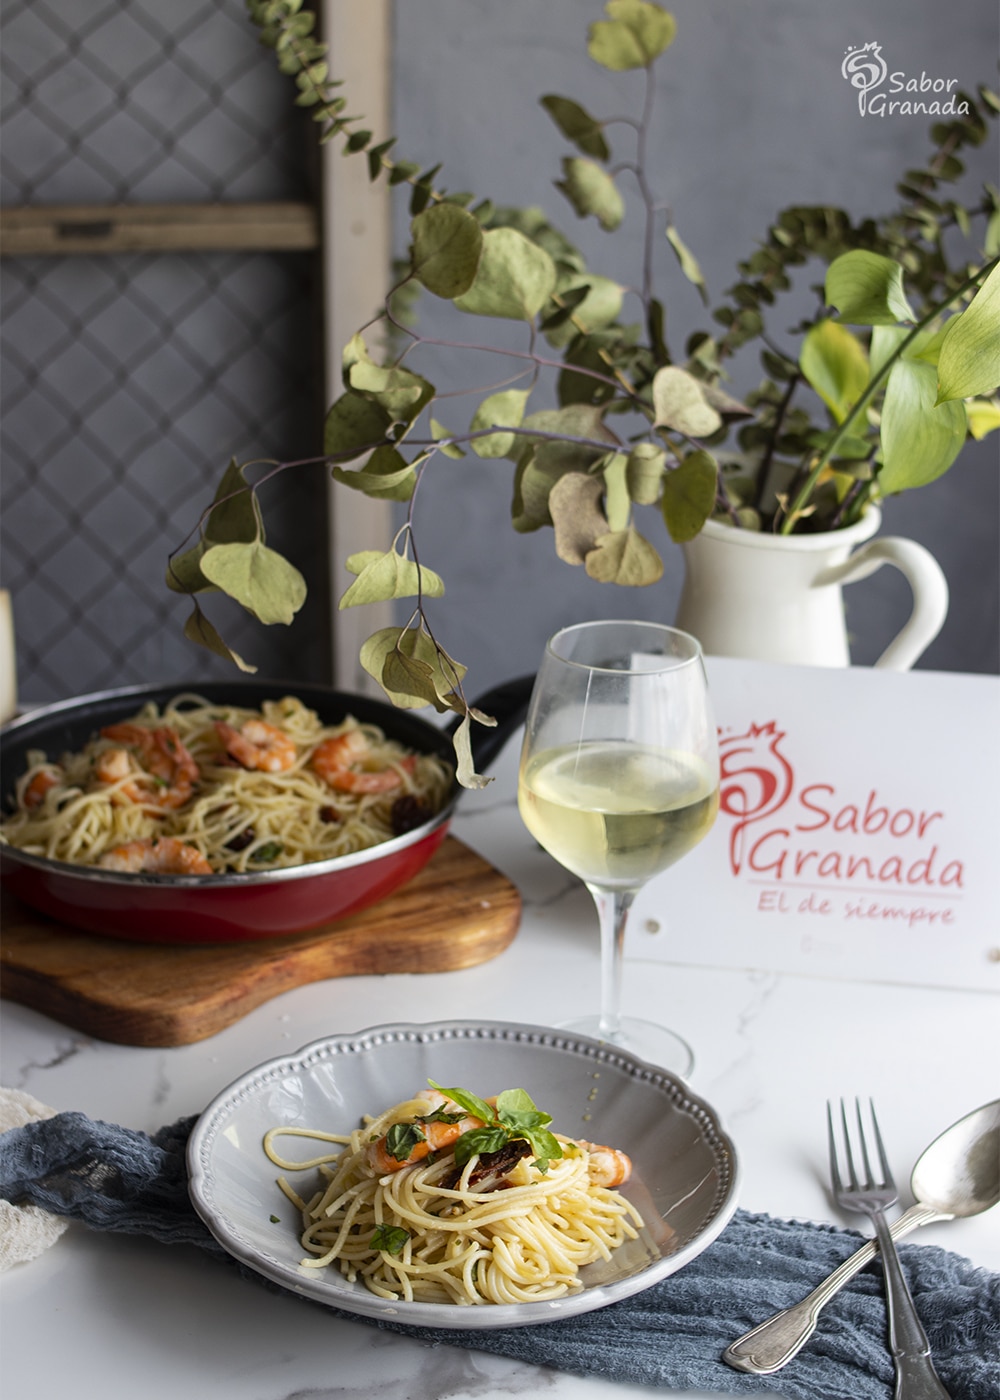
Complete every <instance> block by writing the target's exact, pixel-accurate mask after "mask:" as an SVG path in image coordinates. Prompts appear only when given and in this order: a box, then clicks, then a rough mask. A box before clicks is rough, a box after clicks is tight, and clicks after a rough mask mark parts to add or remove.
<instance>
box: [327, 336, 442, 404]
mask: <svg viewBox="0 0 1000 1400" xmlns="http://www.w3.org/2000/svg"><path fill="white" fill-rule="evenodd" d="M359 341H360V343H361V350H362V351H363V353H362V354H360V355H358V357H357V358H356V359H354V360H353V362H352V363H351V365H350V367H349V369H348V371H347V376H348V382H349V384H350V387H351V388H352V389H353V390H355V392H357V393H359V394H362V395H364V397H365V398H368V399H371V400H372V402H373V403H376V404H378V405H379V407H381V408H383V409H385V411H386V413H387V414H388V415H389V417H390V418H391V419H392V420H393V421H395V422H405V423H408V422H410V421H412V419H414V418H416V416H417V415H418V414H419V413H420V411H421V409H423V408H424V407H426V405H427V404H428V403H430V401H431V399H432V398H433V397H434V385H433V384H430V383H429V382H428V381H427V380H426V379H424V378H423V376H422V375H419V374H414V373H413V371H412V370H408V369H403V368H402V366H400V365H377V364H375V362H374V361H373V360H372V359H371V358H370V356H369V355H368V352H367V350H366V349H365V346H364V342H363V341H361V337H360V336H355V337H354V342H352V344H353V345H356V343H357V342H359Z"/></svg>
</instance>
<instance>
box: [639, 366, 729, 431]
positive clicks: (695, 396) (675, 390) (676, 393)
mask: <svg viewBox="0 0 1000 1400" xmlns="http://www.w3.org/2000/svg"><path fill="white" fill-rule="evenodd" d="M653 411H654V413H655V415H656V417H655V426H656V427H664V428H673V429H674V430H675V431H676V432H678V433H683V434H684V435H685V437H694V438H699V437H711V435H712V434H713V433H715V432H718V430H719V428H721V427H722V417H721V415H720V414H719V413H718V411H717V410H716V409H714V408H713V407H712V405H711V404H710V403H709V402H708V401H707V399H706V398H705V389H704V386H703V384H702V383H701V381H700V380H698V379H695V378H694V376H693V375H690V374H688V373H687V371H686V370H683V369H679V368H678V367H677V366H676V365H667V366H666V367H665V368H664V369H660V370H657V372H656V375H655V376H654V378H653Z"/></svg>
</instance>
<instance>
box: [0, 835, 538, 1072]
mask: <svg viewBox="0 0 1000 1400" xmlns="http://www.w3.org/2000/svg"><path fill="white" fill-rule="evenodd" d="M520 919H521V897H520V895H519V894H518V891H517V889H516V888H515V886H514V885H512V884H511V882H510V881H509V880H508V879H507V878H506V876H504V875H501V874H500V872H499V871H498V870H496V869H494V867H493V866H492V865H490V864H489V863H488V862H487V861H485V860H483V859H482V857H481V856H478V855H476V853H475V852H474V851H471V850H470V849H469V848H468V846H464V845H463V844H462V842H461V841H457V840H456V839H455V838H454V837H453V836H449V837H447V838H446V839H445V841H444V842H443V843H442V844H441V846H440V847H439V849H438V850H437V851H436V852H435V854H434V856H433V857H432V859H431V860H430V861H429V863H428V864H427V865H426V866H425V867H424V869H423V870H421V871H420V872H419V874H417V875H416V876H415V877H414V878H413V879H412V880H411V881H410V882H409V884H407V885H404V886H403V888H402V889H400V890H397V891H396V893H395V894H393V895H391V896H390V897H389V898H388V899H385V900H383V901H382V903H380V904H376V905H373V906H372V907H371V908H370V909H365V910H363V911H362V912H361V913H360V914H355V915H353V916H352V917H351V918H349V919H344V920H342V921H341V922H340V923H337V924H331V925H328V926H326V927H324V928H320V929H312V930H311V931H310V932H308V933H299V934H293V935H292V936H290V937H285V938H271V939H263V940H255V941H254V942H250V943H212V944H205V945H197V946H191V945H186V946H175V947H170V946H165V945H163V944H160V943H127V942H124V941H122V940H121V939H116V938H101V937H99V936H98V935H96V934H92V933H86V932H83V931H82V930H77V929H72V928H70V927H68V926H66V925H63V924H59V923H55V922H54V921H53V920H51V919H47V918H46V917H45V916H44V915H43V914H37V913H35V912H34V910H32V909H29V908H28V907H27V906H26V905H24V904H21V903H20V902H18V901H15V900H13V899H5V901H4V906H3V946H2V948H0V996H3V997H6V998H7V999H8V1000H9V1001H17V1002H21V1004H22V1005H24V1006H30V1007H31V1008H32V1009H33V1010H35V1011H43V1012H44V1013H45V1014H46V1015H47V1016H52V1017H53V1018H54V1019H55V1020H57V1021H61V1022H63V1023H64V1024H65V1025H68V1026H72V1027H73V1028H74V1029H75V1030H79V1031H83V1032H85V1034H87V1035H92V1036H95V1037H97V1039H99V1040H110V1041H114V1042H115V1043H117V1044H119V1045H143V1046H154V1045H155V1046H166V1045H189V1044H191V1043H192V1042H193V1041H196V1040H205V1039H206V1038H207V1037H208V1036H211V1035H215V1034H216V1032H217V1031H221V1030H223V1029H224V1027H226V1026H229V1025H232V1023H233V1022H234V1021H238V1020H239V1019H240V1017H241V1016H245V1015H246V1014H247V1012H248V1011H251V1010H253V1008H254V1007H255V1006H260V1004H261V1003H262V1002H265V1001H269V1000H270V999H271V998H272V997H275V996H277V995H278V994H279V993H280V992H287V991H288V990H289V989H290V988H292V987H300V986H304V985H305V984H306V983H307V982H319V981H322V980H323V979H325V978H328V977H349V976H356V975H359V974H361V973H371V972H451V971H454V970H456V969H458V968H463V967H474V966H475V965H476V964H477V963H482V962H486V961H487V960H488V959H490V958H494V957H496V956H497V955H498V954H499V953H501V952H503V950H504V949H505V948H506V947H507V946H508V945H509V944H510V943H511V941H512V940H513V938H514V935H515V933H516V932H517V928H518V924H519V923H520Z"/></svg>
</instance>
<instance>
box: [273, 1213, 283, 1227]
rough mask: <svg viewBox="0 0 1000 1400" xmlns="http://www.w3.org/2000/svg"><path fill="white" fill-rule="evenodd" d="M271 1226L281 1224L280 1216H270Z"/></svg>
mask: <svg viewBox="0 0 1000 1400" xmlns="http://www.w3.org/2000/svg"><path fill="white" fill-rule="evenodd" d="M271 1224H272V1225H280V1224H281V1216H280V1215H272V1216H271Z"/></svg>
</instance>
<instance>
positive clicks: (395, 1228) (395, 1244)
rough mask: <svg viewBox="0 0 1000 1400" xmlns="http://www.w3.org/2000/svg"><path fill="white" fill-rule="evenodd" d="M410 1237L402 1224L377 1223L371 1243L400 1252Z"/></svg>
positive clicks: (393, 1252) (393, 1251)
mask: <svg viewBox="0 0 1000 1400" xmlns="http://www.w3.org/2000/svg"><path fill="white" fill-rule="evenodd" d="M397 1126H398V1125H397ZM409 1238H410V1232H409V1231H408V1230H404V1229H403V1227H402V1226H401V1225H376V1226H375V1231H374V1233H373V1235H372V1237H371V1240H370V1241H369V1243H370V1245H371V1247H372V1249H384V1250H385V1252H386V1254H398V1253H399V1252H400V1250H401V1249H402V1248H403V1246H404V1245H405V1244H406V1241H407V1240H408V1239H409Z"/></svg>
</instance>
